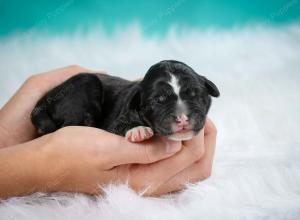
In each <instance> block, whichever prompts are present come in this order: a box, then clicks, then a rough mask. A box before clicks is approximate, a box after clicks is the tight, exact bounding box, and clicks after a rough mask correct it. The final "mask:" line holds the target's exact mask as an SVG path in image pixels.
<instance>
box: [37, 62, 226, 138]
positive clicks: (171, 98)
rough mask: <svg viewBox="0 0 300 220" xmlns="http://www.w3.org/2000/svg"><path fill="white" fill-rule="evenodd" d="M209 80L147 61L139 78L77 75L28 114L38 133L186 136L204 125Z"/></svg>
mask: <svg viewBox="0 0 300 220" xmlns="http://www.w3.org/2000/svg"><path fill="white" fill-rule="evenodd" d="M219 95H220V93H219V90H218V88H217V87H216V85H215V84H214V83H212V82H211V81H209V80H208V79H206V78H205V77H204V76H200V75H198V74H197V73H196V72H195V71H194V70H193V69H192V68H190V67H189V66H187V65H186V64H184V63H182V62H178V61H174V60H166V61H161V62H159V63H157V64H155V65H153V66H152V67H151V68H150V69H149V70H148V72H147V73H146V75H145V77H144V79H143V80H142V81H140V82H139V81H127V80H124V79H121V78H119V77H114V76H109V75H103V74H88V73H82V74H78V75H76V76H74V77H72V78H70V79H69V80H67V81H65V82H64V83H62V84H61V85H59V86H57V87H56V88H54V89H53V90H51V91H49V92H48V93H47V94H46V95H45V96H44V97H43V98H42V99H41V100H40V101H39V102H38V103H37V105H36V107H35V108H34V110H33V111H32V114H31V116H32V117H31V119H32V123H33V124H34V125H35V126H36V127H37V129H38V132H39V134H40V135H44V134H47V133H50V132H53V131H55V130H57V129H59V128H61V127H65V126H70V125H82V126H91V127H97V128H101V129H104V130H107V131H109V132H112V133H115V134H119V135H122V136H126V138H127V139H128V140H129V141H131V142H139V141H143V140H146V139H149V138H151V137H152V136H153V135H154V134H157V135H160V136H164V137H166V138H168V139H171V140H175V141H180V140H189V139H191V138H192V137H193V136H194V135H196V134H197V133H198V132H199V131H200V130H201V129H202V128H203V126H204V122H205V118H206V115H207V113H208V110H209V108H210V105H211V96H213V97H218V96H219Z"/></svg>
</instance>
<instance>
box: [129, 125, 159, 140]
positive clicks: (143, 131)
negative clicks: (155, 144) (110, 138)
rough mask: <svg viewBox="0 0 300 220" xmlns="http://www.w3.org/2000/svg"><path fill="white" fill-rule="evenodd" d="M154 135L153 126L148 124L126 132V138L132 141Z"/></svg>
mask: <svg viewBox="0 0 300 220" xmlns="http://www.w3.org/2000/svg"><path fill="white" fill-rule="evenodd" d="M152 136H153V131H152V129H151V128H149V127H146V126H138V127H134V128H132V129H130V130H128V131H127V132H126V135H125V137H126V139H127V140H128V141H130V142H141V141H144V140H147V139H150V138H151V137H152Z"/></svg>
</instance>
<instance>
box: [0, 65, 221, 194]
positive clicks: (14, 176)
mask: <svg viewBox="0 0 300 220" xmlns="http://www.w3.org/2000/svg"><path fill="white" fill-rule="evenodd" d="M80 72H92V71H90V70H87V69H84V68H82V67H79V66H70V67H66V68H62V69H57V70H54V71H50V72H47V73H42V74H38V75H35V76H33V77H30V78H29V79H28V80H27V81H26V82H25V83H24V84H23V85H22V86H21V88H20V89H19V90H18V91H17V93H16V94H15V95H14V96H13V97H12V98H11V99H10V100H9V101H8V103H7V104H6V105H5V106H4V107H3V108H2V109H1V110H0V180H1V181H0V198H9V197H12V196H20V195H26V194H30V193H33V192H58V191H65V192H81V193H87V194H92V195H94V194H99V193H101V192H102V191H101V187H103V186H105V185H107V184H110V183H127V184H128V185H129V186H130V187H131V188H133V189H134V190H135V191H137V192H141V191H142V192H143V194H144V195H150V196H159V195H162V194H165V193H168V192H173V191H178V190H181V189H183V188H184V186H185V184H186V183H187V182H196V181H200V180H203V179H206V178H207V177H209V176H210V174H211V170H212V161H213V155H214V150H215V145H216V134H217V132H216V128H215V126H214V124H213V123H212V121H211V120H209V119H207V120H206V123H205V127H204V129H203V130H202V131H201V132H200V133H199V134H198V135H197V136H195V137H194V138H193V139H192V140H190V141H184V142H182V143H181V142H166V141H165V140H164V139H163V138H160V137H154V138H152V139H151V140H147V141H144V142H142V143H130V142H128V141H126V140H125V138H124V137H121V136H118V135H115V134H112V133H109V132H106V131H103V130H100V129H97V128H91V127H80V126H69V127H65V128H62V129H59V130H57V131H56V132H53V133H51V134H48V135H45V136H42V137H37V133H36V129H35V128H34V126H33V125H32V123H31V121H30V113H31V110H32V109H33V107H34V106H35V104H36V102H37V101H38V100H39V99H40V98H41V97H42V96H43V95H44V94H45V93H46V92H47V91H49V90H50V89H52V88H54V87H55V86H57V85H58V84H60V83H62V82H63V81H65V80H66V79H68V78H69V77H71V76H73V75H75V74H78V73H80ZM97 72H101V71H97Z"/></svg>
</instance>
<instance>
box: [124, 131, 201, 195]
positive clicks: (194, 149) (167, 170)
mask: <svg viewBox="0 0 300 220" xmlns="http://www.w3.org/2000/svg"><path fill="white" fill-rule="evenodd" d="M199 137H202V139H203V130H202V131H201V132H200V134H199ZM202 139H201V138H200V143H196V144H192V145H190V146H183V148H182V150H181V151H180V152H178V153H176V154H175V155H173V156H172V157H169V158H167V159H164V160H160V161H158V162H156V163H152V164H148V165H146V166H143V165H140V166H138V167H133V168H132V169H131V171H130V178H129V179H127V180H125V181H127V182H128V183H129V185H130V186H132V187H133V188H134V189H141V190H144V187H146V190H145V193H146V194H151V192H153V190H154V191H155V190H156V189H157V187H159V186H160V185H161V184H162V183H165V182H166V181H168V180H169V179H170V178H172V177H173V176H175V175H176V174H177V173H179V172H181V171H182V170H184V169H186V168H187V167H189V166H190V165H191V164H192V163H194V162H195V161H197V160H199V158H201V157H202V155H203V152H204V151H203V150H202V149H204V147H203V146H202V144H201V142H203V140H202ZM145 183H147V184H148V185H147V186H145Z"/></svg>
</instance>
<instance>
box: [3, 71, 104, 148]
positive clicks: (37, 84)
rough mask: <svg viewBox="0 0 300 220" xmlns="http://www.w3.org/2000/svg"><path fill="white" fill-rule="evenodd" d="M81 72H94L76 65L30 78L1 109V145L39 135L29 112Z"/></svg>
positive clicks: (11, 143) (17, 142)
mask: <svg viewBox="0 0 300 220" xmlns="http://www.w3.org/2000/svg"><path fill="white" fill-rule="evenodd" d="M82 72H94V71H91V70H88V69H85V68H83V67H80V66H77V65H73V66H69V67H65V68H61V69H56V70H52V71H49V72H46V73H41V74H37V75H33V76H31V77H30V78H29V79H27V80H26V81H25V83H24V84H23V85H22V86H21V88H20V89H19V90H18V91H17V92H16V93H15V95H14V96H13V97H12V98H11V99H10V100H9V101H8V102H7V104H6V105H5V106H4V107H3V108H2V109H1V111H0V148H1V147H4V146H11V145H14V144H19V143H23V142H26V141H29V140H32V139H34V138H36V137H37V133H36V129H35V127H34V126H33V124H32V123H31V120H30V114H31V111H32V109H33V108H34V106H35V105H36V103H37V102H38V100H39V99H40V98H42V97H43V96H44V95H45V94H46V93H47V92H48V91H49V90H51V89H52V88H54V87H55V86H57V85H59V84H60V83H62V82H64V81H65V80H67V79H68V78H70V77H71V76H73V75H76V74H78V73H82ZM98 73H104V71H98Z"/></svg>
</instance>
